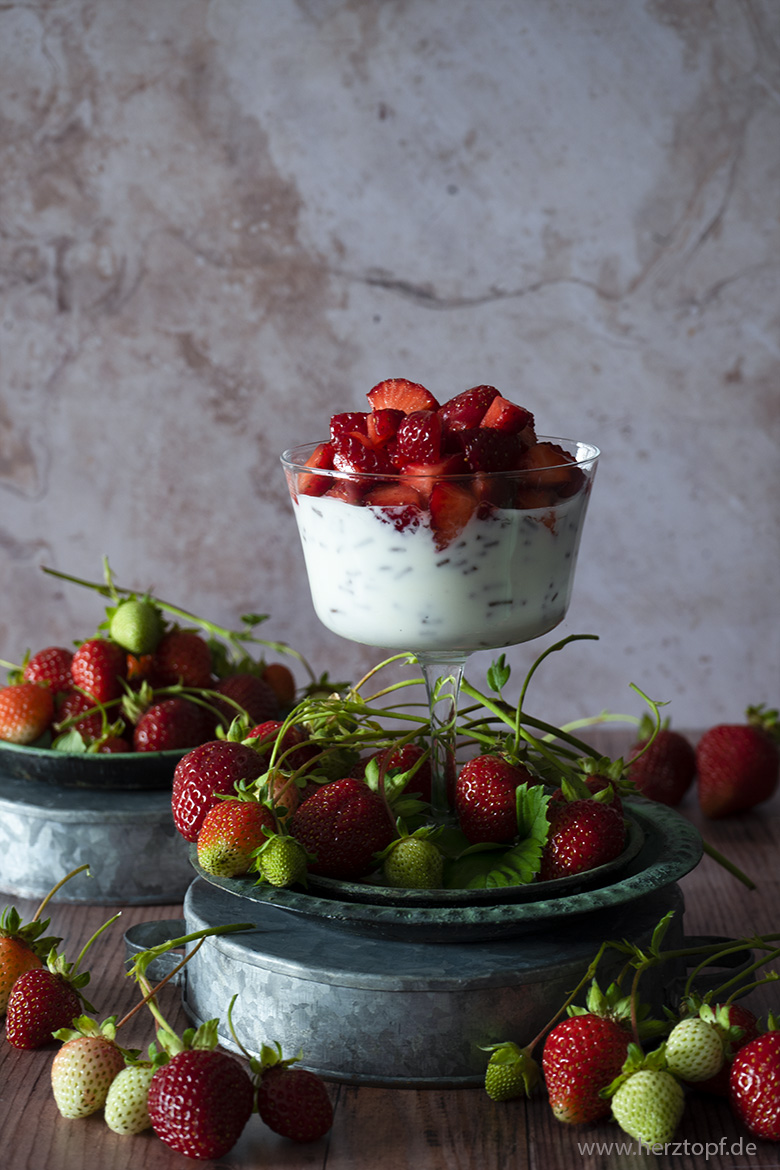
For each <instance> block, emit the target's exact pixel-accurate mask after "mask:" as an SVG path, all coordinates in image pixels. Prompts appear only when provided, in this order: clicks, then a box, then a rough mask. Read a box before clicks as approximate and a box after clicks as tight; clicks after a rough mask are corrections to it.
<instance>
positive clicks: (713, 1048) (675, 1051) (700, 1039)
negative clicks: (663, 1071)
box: [666, 1016, 725, 1084]
mask: <svg viewBox="0 0 780 1170" xmlns="http://www.w3.org/2000/svg"><path fill="white" fill-rule="evenodd" d="M724 1059H725V1054H724V1050H723V1040H722V1039H721V1037H720V1034H719V1033H718V1030H717V1028H716V1027H715V1026H714V1025H713V1024H709V1023H707V1021H706V1020H703V1019H701V1018H699V1017H698V1016H691V1017H690V1018H687V1019H684V1020H680V1021H679V1022H678V1023H677V1024H675V1025H674V1027H673V1028H672V1030H671V1032H670V1033H669V1035H668V1036H667V1038H666V1063H667V1064H668V1066H669V1071H670V1072H672V1073H674V1074H675V1076H678V1077H680V1078H681V1079H682V1080H684V1081H689V1082H690V1083H692V1084H693V1083H695V1082H696V1081H706V1080H707V1079H708V1078H709V1077H714V1076H715V1074H716V1073H717V1072H719V1071H720V1069H721V1067H722V1065H723V1061H724Z"/></svg>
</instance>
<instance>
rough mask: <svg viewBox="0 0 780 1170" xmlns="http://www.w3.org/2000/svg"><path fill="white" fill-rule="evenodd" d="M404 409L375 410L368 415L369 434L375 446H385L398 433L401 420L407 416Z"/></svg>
mask: <svg viewBox="0 0 780 1170" xmlns="http://www.w3.org/2000/svg"><path fill="white" fill-rule="evenodd" d="M405 417H406V416H405V415H404V412H403V411H402V410H390V409H387V410H374V411H372V413H371V414H369V415H368V419H367V423H366V427H367V434H368V437H369V439H370V440H371V442H372V443H373V444H374V446H375V447H385V446H387V444H388V443H389V442H390V440H391V439H394V438H395V436H396V434H397V433H398V427H399V424H400V423H401V420H402V419H403V418H405Z"/></svg>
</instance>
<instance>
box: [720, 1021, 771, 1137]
mask: <svg viewBox="0 0 780 1170" xmlns="http://www.w3.org/2000/svg"><path fill="white" fill-rule="evenodd" d="M729 1104H730V1105H731V1108H732V1111H733V1112H734V1113H735V1114H736V1116H737V1117H738V1118H739V1119H740V1120H741V1121H742V1122H743V1123H744V1125H746V1126H747V1128H748V1129H749V1130H750V1132H751V1133H753V1134H755V1135H756V1137H759V1138H763V1139H764V1140H765V1141H770V1142H778V1141H780V1032H777V1031H769V1032H765V1033H764V1034H763V1035H762V1036H758V1037H756V1039H755V1040H751V1041H750V1043H749V1044H745V1046H744V1047H743V1048H740V1050H739V1052H738V1053H737V1054H736V1056H735V1057H734V1060H733V1061H732V1063H731V1072H730V1074H729Z"/></svg>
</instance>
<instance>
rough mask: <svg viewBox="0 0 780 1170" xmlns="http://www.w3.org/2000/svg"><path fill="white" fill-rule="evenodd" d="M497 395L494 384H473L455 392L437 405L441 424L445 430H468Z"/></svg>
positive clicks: (480, 418) (479, 418)
mask: <svg viewBox="0 0 780 1170" xmlns="http://www.w3.org/2000/svg"><path fill="white" fill-rule="evenodd" d="M497 395H498V390H496V388H495V386H474V387H473V388H472V389H471V390H464V391H463V393H462V394H456V395H455V397H454V398H451V399H450V400H449V402H445V403H444V406H441V407H439V414H440V416H441V421H442V426H443V428H444V430H445V431H447V432H449V431H470V430H473V429H474V428H475V427H478V426H479V425H480V423H481V422H482V419H483V418H484V415H485V411H486V410H487V409H488V407H489V406H490V404H491V402H492V401H493V399H494V398H496V397H497Z"/></svg>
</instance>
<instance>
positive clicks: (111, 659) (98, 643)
mask: <svg viewBox="0 0 780 1170" xmlns="http://www.w3.org/2000/svg"><path fill="white" fill-rule="evenodd" d="M70 672H71V675H72V677H73V683H74V686H77V687H80V689H81V690H82V691H86V692H87V694H88V695H92V697H93V699H96V700H97V701H98V702H99V703H110V702H111V701H112V699H118V698H120V697H121V695H122V694H123V693H124V692H123V687H122V680H123V679H125V678H126V677H127V652H126V651H125V650H124V649H123V648H122V647H121V646H119V645H117V643H116V642H112V641H110V639H108V638H88V639H87V641H86V642H82V643H81V645H80V646H79V647H78V649H77V650H76V653H75V654H74V655H73V662H72V663H71V668H70Z"/></svg>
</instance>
